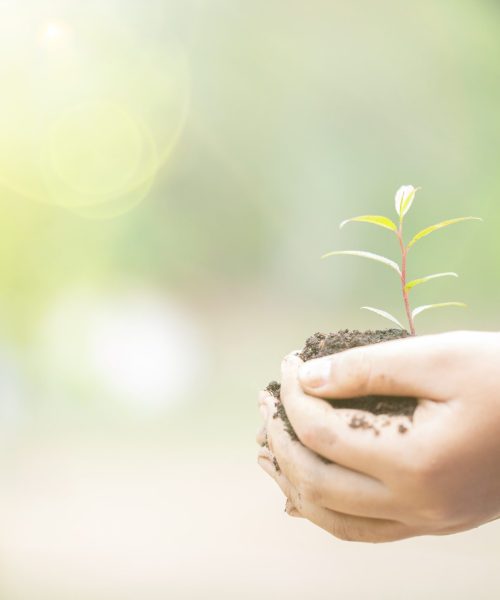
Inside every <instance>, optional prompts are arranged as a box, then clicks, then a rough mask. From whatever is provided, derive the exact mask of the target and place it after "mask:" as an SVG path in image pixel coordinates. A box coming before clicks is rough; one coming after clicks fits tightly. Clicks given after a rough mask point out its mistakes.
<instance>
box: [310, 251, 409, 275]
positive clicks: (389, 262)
mask: <svg viewBox="0 0 500 600" xmlns="http://www.w3.org/2000/svg"><path fill="white" fill-rule="evenodd" d="M340 254H345V255H350V256H361V257H362V258H369V259H370V260H376V261H377V262H381V263H384V264H385V265H388V266H389V267H391V269H394V270H395V271H396V273H397V274H398V275H399V276H401V271H400V269H399V265H398V264H397V263H396V262H394V261H393V260H391V259H390V258H386V257H385V256H380V254H373V252H363V251H362V250H338V251H336V252H328V253H327V254H323V256H322V257H321V258H328V257H329V256H338V255H340Z"/></svg>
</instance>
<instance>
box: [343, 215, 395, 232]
mask: <svg viewBox="0 0 500 600" xmlns="http://www.w3.org/2000/svg"><path fill="white" fill-rule="evenodd" d="M355 221H356V222H358V223H371V224H372V225H378V226H379V227H384V228H385V229H390V230H391V231H397V230H398V228H397V227H396V225H395V224H394V223H393V222H392V221H391V220H390V219H388V218H387V217H382V216H380V215H363V216H361V217H353V218H352V219H346V220H345V221H342V223H341V224H340V229H342V227H344V225H346V224H347V223H353V222H355Z"/></svg>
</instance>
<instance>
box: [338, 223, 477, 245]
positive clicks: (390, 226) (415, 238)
mask: <svg viewBox="0 0 500 600" xmlns="http://www.w3.org/2000/svg"><path fill="white" fill-rule="evenodd" d="M463 221H482V219H480V218H479V217H458V218H456V219H447V220H446V221H441V222H440V223H436V224H435V225H431V226H430V227H426V228H425V229H422V231H419V232H418V233H417V234H415V235H414V236H413V238H412V239H411V241H410V242H409V243H408V245H407V249H410V248H411V247H412V246H413V245H414V244H415V243H416V242H418V241H419V240H421V239H422V238H424V237H426V236H428V235H429V234H431V233H433V232H434V231H438V230H439V229H443V228H444V227H448V226H449V225H455V224H456V223H461V222H463ZM354 222H357V223H370V224H372V225H378V226H379V227H383V228H384V229H389V230H390V231H394V232H395V233H396V232H397V231H398V228H397V226H396V224H395V223H394V222H393V221H391V219H389V218H388V217H383V216H381V215H362V216H360V217H353V218H352V219H346V220H345V221H342V223H341V224H340V229H342V227H344V225H346V224H347V223H354Z"/></svg>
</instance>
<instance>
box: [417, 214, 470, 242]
mask: <svg viewBox="0 0 500 600" xmlns="http://www.w3.org/2000/svg"><path fill="white" fill-rule="evenodd" d="M462 221H482V219H481V218H479V217H459V218H458V219H448V220H447V221H442V222H441V223H436V225H431V226H430V227H426V228H425V229H422V231H419V232H418V233H417V234H416V235H415V236H414V237H413V239H412V240H411V242H410V243H409V244H408V248H411V247H412V246H413V244H415V243H416V242H418V240H421V239H422V238H423V237H425V236H427V235H429V234H430V233H433V232H434V231H437V230H438V229H442V228H443V227H448V225H454V224H455V223H461V222H462Z"/></svg>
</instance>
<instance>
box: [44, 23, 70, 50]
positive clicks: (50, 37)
mask: <svg viewBox="0 0 500 600" xmlns="http://www.w3.org/2000/svg"><path fill="white" fill-rule="evenodd" d="M69 36H70V29H69V27H68V26H67V25H66V24H65V23H61V22H58V21H51V22H50V23H47V24H46V25H45V27H44V28H43V29H42V33H41V41H42V42H43V43H44V44H45V45H54V44H61V43H63V42H65V41H66V40H67V39H68V38H69Z"/></svg>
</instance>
